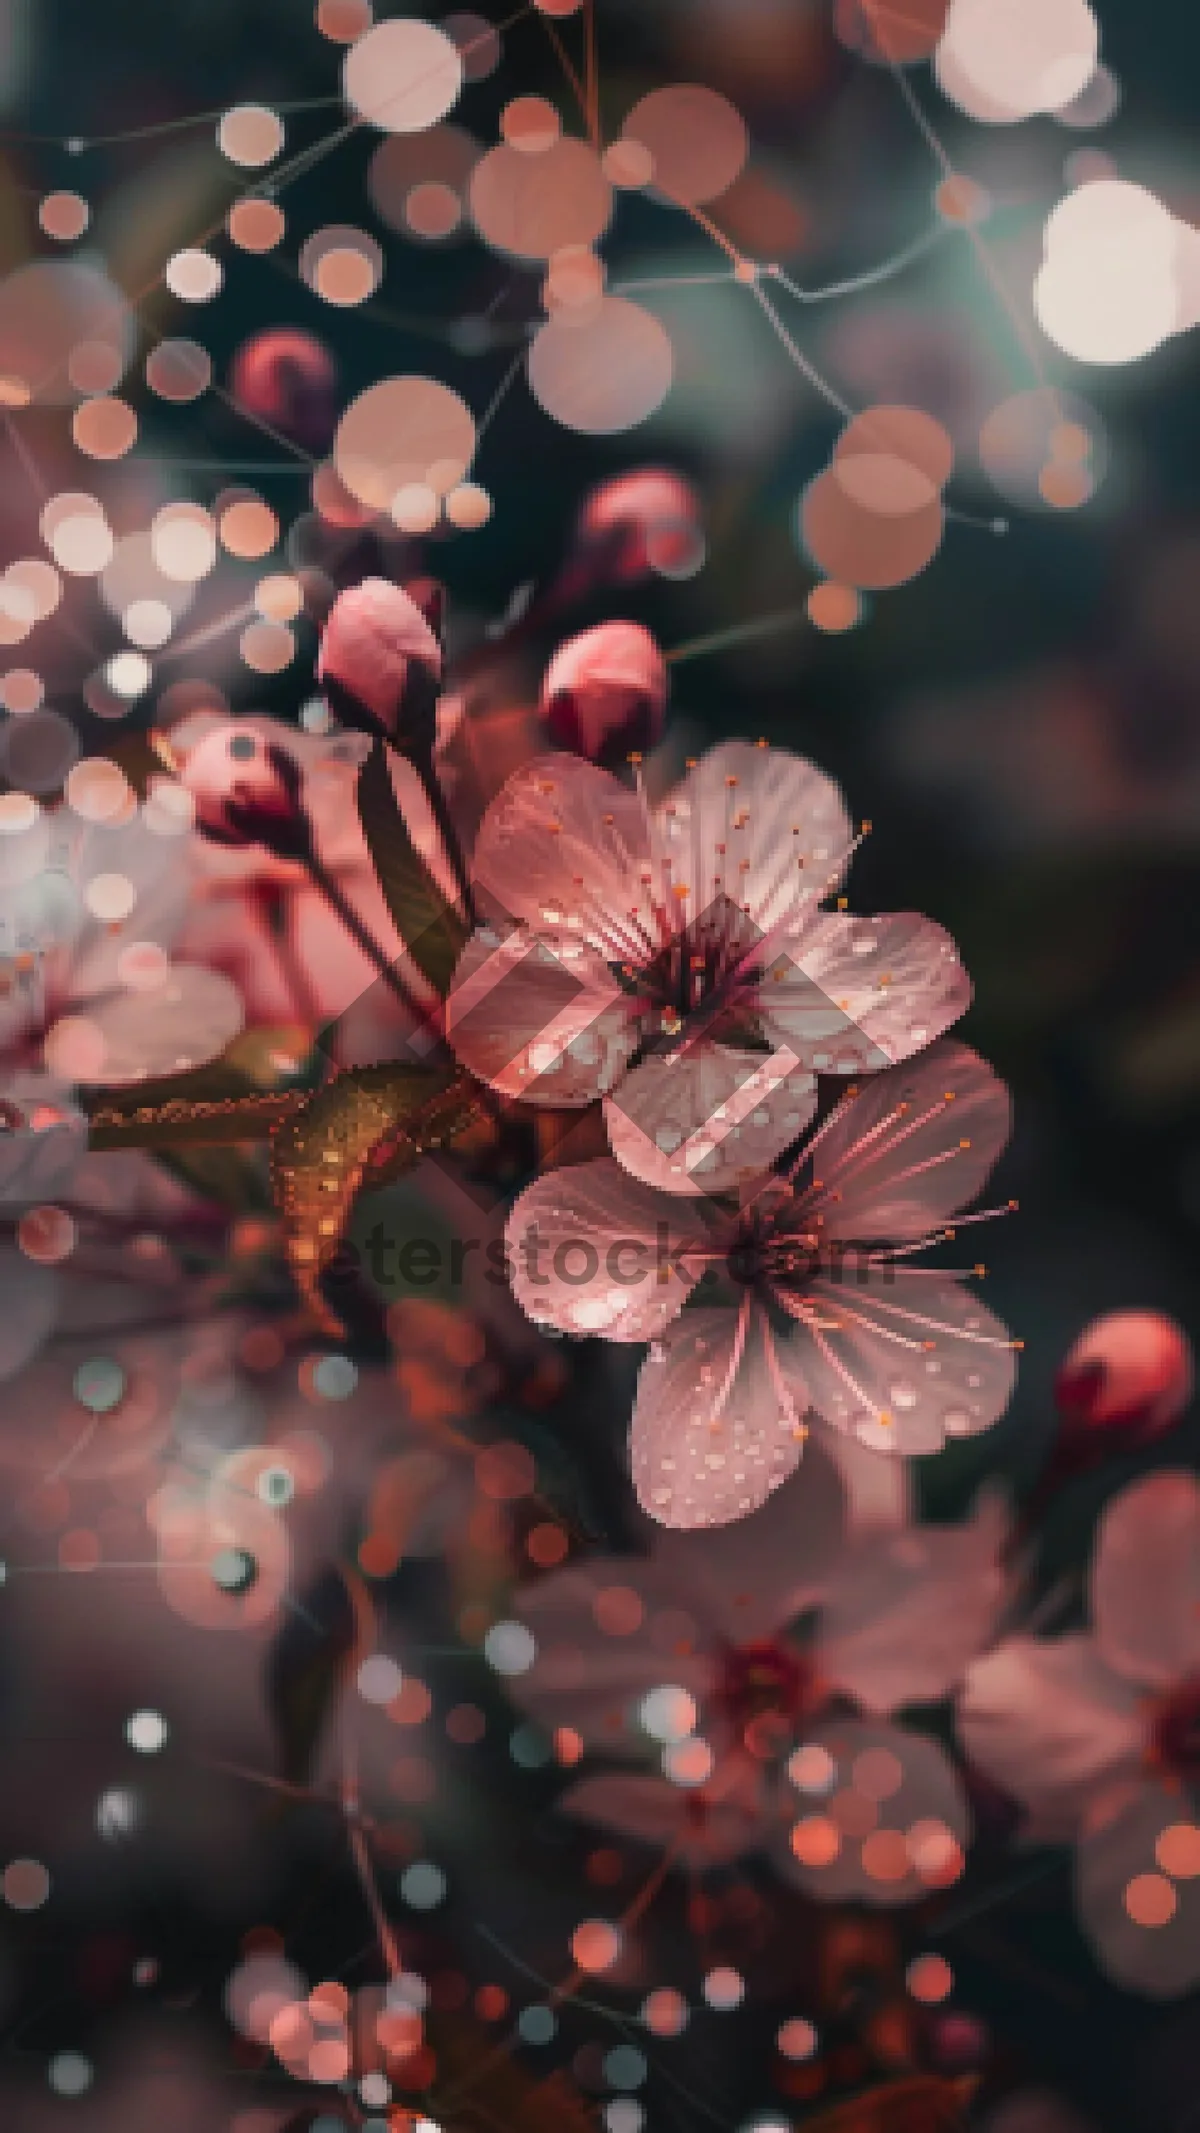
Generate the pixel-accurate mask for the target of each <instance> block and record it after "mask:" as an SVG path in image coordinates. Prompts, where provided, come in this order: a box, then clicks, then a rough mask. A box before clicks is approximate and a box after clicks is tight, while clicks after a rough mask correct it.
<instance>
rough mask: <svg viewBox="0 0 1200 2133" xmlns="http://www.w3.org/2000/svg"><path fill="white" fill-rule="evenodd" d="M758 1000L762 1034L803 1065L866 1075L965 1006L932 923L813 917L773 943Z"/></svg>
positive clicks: (961, 982) (917, 1046)
mask: <svg viewBox="0 0 1200 2133" xmlns="http://www.w3.org/2000/svg"><path fill="white" fill-rule="evenodd" d="M760 1000H761V1004H762V1010H763V1016H764V1020H765V1022H766V1026H767V1029H768V1031H769V1033H770V1034H771V1036H773V1037H774V1038H775V1040H776V1042H777V1043H784V1044H789V1045H791V1047H792V1049H793V1050H794V1051H795V1052H796V1053H798V1055H799V1057H800V1058H801V1059H802V1060H803V1061H804V1063H805V1065H806V1066H808V1067H811V1068H813V1069H814V1070H817V1071H820V1072H825V1073H837V1074H855V1073H862V1072H870V1073H874V1072H876V1071H877V1070H878V1069H879V1068H880V1067H887V1066H891V1065H892V1064H893V1063H894V1062H895V1061H896V1060H897V1059H907V1058H908V1057H909V1056H910V1055H911V1054H912V1053H913V1052H917V1051H920V1050H921V1049H922V1047H923V1046H924V1045H927V1044H931V1043H932V1042H933V1040H934V1038H935V1037H940V1036H941V1035H942V1032H943V1031H944V1030H947V1029H949V1028H950V1026H951V1024H952V1023H954V1022H957V1021H958V1018H959V1016H960V1015H963V1014H965V1013H966V1011H967V1008H968V1007H969V1006H970V1004H971V981H970V979H969V978H968V976H967V974H966V971H965V970H964V969H963V967H962V964H961V963H960V961H959V959H958V950H957V949H956V948H955V945H954V942H953V941H952V940H951V938H950V936H949V934H948V933H946V932H944V931H943V929H942V928H941V926H937V925H935V924H934V923H933V920H932V919H928V918H922V917H921V916H920V915H919V914H918V913H916V912H912V911H900V912H892V913H889V914H887V915H886V916H884V917H881V918H849V917H846V916H845V915H844V914H842V913H840V912H822V913H821V914H819V915H817V916H815V917H814V918H813V920H812V922H811V924H810V925H808V926H806V927H805V929H804V931H803V932H802V933H801V934H799V935H797V936H796V938H795V940H794V941H787V940H785V941H784V942H783V943H782V945H781V947H780V950H779V953H778V955H777V956H776V957H775V958H774V959H773V961H772V963H771V965H770V967H769V969H768V970H767V973H766V975H765V977H764V979H763V982H762V986H761V991H760Z"/></svg>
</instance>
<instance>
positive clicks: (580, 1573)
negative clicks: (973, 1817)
mask: <svg viewBox="0 0 1200 2133" xmlns="http://www.w3.org/2000/svg"><path fill="white" fill-rule="evenodd" d="M814 1479H816V1480H817V1481H818V1483H819V1486H818V1487H817V1488H816V1489H814V1490H813V1491H812V1492H811V1493H809V1494H806V1495H805V1496H803V1497H802V1496H800V1495H798V1494H793V1493H792V1492H785V1493H784V1494H783V1495H780V1496H777V1497H776V1498H775V1499H774V1500H773V1501H772V1502H771V1504H770V1505H768V1506H767V1507H766V1508H765V1509H764V1510H762V1511H759V1512H758V1513H756V1514H755V1516H754V1517H753V1518H750V1519H748V1520H746V1521H745V1522H744V1523H743V1524H742V1525H739V1526H737V1527H736V1528H733V1529H730V1530H728V1531H726V1532H723V1533H718V1534H715V1535H711V1536H706V1538H705V1542H704V1546H703V1549H702V1550H701V1549H700V1547H699V1545H698V1543H697V1542H696V1541H695V1540H690V1539H689V1540H684V1539H681V1538H680V1537H678V1536H676V1535H668V1536H665V1537H663V1538H660V1539H659V1540H658V1541H656V1543H655V1545H654V1547H653V1549H652V1552H651V1554H650V1556H649V1557H648V1558H647V1559H645V1560H642V1561H636V1560H634V1561H631V1560H628V1559H622V1558H607V1559H604V1558H601V1559H598V1560H595V1561H592V1562H590V1563H588V1564H586V1565H584V1566H581V1567H579V1568H572V1569H570V1570H567V1571H564V1572H561V1573H559V1574H557V1575H555V1576H553V1577H550V1578H547V1579H545V1580H544V1581H543V1582H542V1583H541V1584H539V1585H536V1586H534V1587H532V1588H531V1590H529V1591H528V1592H527V1593H525V1594H524V1595H523V1596H522V1599H521V1602H520V1607H519V1613H520V1616H521V1619H522V1620H523V1622H524V1624H525V1626H526V1627H527V1628H528V1629H529V1631H530V1632H531V1634H532V1636H533V1638H534V1640H535V1643H536V1647H537V1649H536V1655H535V1657H534V1659H533V1661H532V1664H531V1665H530V1667H529V1669H528V1671H527V1672H526V1673H524V1674H522V1675H521V1676H519V1677H518V1678H517V1680H515V1681H514V1683H513V1684H512V1690H513V1694H514V1696H515V1698H516V1700H517V1702H518V1703H519V1704H520V1705H521V1707H522V1708H523V1709H524V1710H526V1711H527V1712H529V1714H530V1715H531V1716H532V1717H533V1718H535V1719H536V1721H537V1722H538V1723H539V1724H540V1725H541V1726H542V1727H543V1728H544V1729H545V1730H546V1731H548V1732H550V1733H552V1734H553V1735H554V1736H555V1737H556V1741H557V1743H558V1746H559V1752H560V1755H561V1756H563V1759H564V1760H573V1759H578V1757H579V1756H581V1755H583V1754H584V1753H587V1752H593V1753H599V1754H601V1755H605V1756H609V1757H615V1758H617V1759H619V1760H621V1761H623V1762H631V1761H632V1762H633V1763H635V1764H636V1765H639V1766H640V1767H637V1768H634V1769H624V1770H618V1771H607V1772H602V1773H600V1772H598V1773H596V1774H593V1775H588V1776H585V1777H583V1778H582V1779H580V1780H579V1781H578V1782H576V1783H575V1784H574V1785H573V1786H572V1787H571V1788H570V1789H569V1790H568V1791H567V1793H566V1794H565V1795H564V1797H563V1799H562V1801H561V1803H560V1804H561V1805H562V1806H563V1808H564V1809H565V1810H566V1812H568V1813H570V1814H574V1815H578V1816H581V1817H582V1818H584V1819H586V1820H589V1821H593V1820H594V1821H597V1822H602V1823H604V1824H606V1825H608V1826H610V1827H612V1828H616V1829H619V1830H621V1831H622V1832H623V1833H625V1834H626V1835H629V1836H634V1837H639V1838H641V1839H643V1840H644V1841H646V1842H652V1843H656V1844H660V1845H662V1846H663V1847H664V1848H669V1849H671V1850H672V1851H676V1852H678V1853H680V1854H681V1855H682V1856H685V1857H687V1858H689V1859H690V1860H692V1861H693V1862H696V1863H700V1862H703V1863H706V1864H712V1863H715V1862H717V1861H719V1860H726V1859H732V1858H736V1857H738V1856H739V1855H740V1854H741V1853H743V1852H745V1851H748V1850H754V1849H767V1850H769V1851H770V1852H771V1854H772V1856H773V1857H774V1858H775V1860H776V1863H777V1865H779V1867H780V1868H781V1870H782V1871H783V1872H785V1873H786V1874H787V1875H788V1876H789V1877H791V1878H793V1879H798V1880H799V1881H801V1882H802V1883H803V1885H804V1886H805V1887H806V1888H807V1889H808V1890H809V1891H810V1893H812V1894H814V1895H816V1896H818V1897H822V1898H824V1897H829V1898H830V1899H836V1900H860V1901H867V1902H873V1903H897V1902H905V1901H910V1900H912V1899H914V1898H916V1897H919V1896H921V1895H924V1894H926V1893H927V1892H928V1890H929V1889H930V1888H931V1887H944V1886H946V1885H947V1884H948V1882H949V1881H951V1880H953V1879H954V1878H956V1876H957V1874H958V1872H960V1871H961V1866H962V1858H963V1852H964V1849H965V1846H966V1843H967V1841H968V1838H969V1834H970V1818H969V1813H968V1809H967V1805H966V1801H965V1799H964V1797H963V1794H962V1790H961V1787H960V1785H959V1782H958V1779H957V1776H956V1774H955V1772H954V1770H953V1767H952V1765H951V1764H950V1762H949V1760H948V1758H947V1757H946V1755H945V1754H944V1752H943V1750H942V1749H941V1748H940V1746H939V1745H938V1744H937V1743H936V1742H935V1741H932V1740H930V1739H927V1738H926V1737H924V1736H922V1735H919V1734H914V1733H912V1732H910V1731H908V1730H906V1729H905V1728H904V1727H902V1726H900V1725H898V1724H897V1723H895V1720H894V1714H895V1712H896V1711H898V1710H899V1709H901V1708H902V1707H903V1706H904V1705H906V1704H917V1703H921V1704H928V1703H934V1702H939V1701H941V1700H943V1699H944V1698H946V1697H948V1696H949V1695H950V1694H951V1693H952V1691H953V1689H954V1688H955V1686H956V1685H957V1683H958V1682H959V1681H960V1680H961V1678H962V1675H963V1672H964V1670H965V1668H966V1666H967V1664H968V1662H969V1660H970V1659H971V1657H972V1656H973V1655H974V1654H975V1653H976V1652H977V1651H978V1650H979V1649H980V1648H981V1646H982V1645H983V1644H985V1643H986V1641H987V1639H988V1637H989V1636H990V1635H991V1633H992V1630H993V1626H994V1622H995V1618H996V1613H997V1610H998V1607H999V1605H1000V1603H1001V1600H1002V1597H1003V1590H1004V1581H1003V1576H1002V1573H1001V1570H1000V1567H999V1552H1000V1547H1001V1543H1002V1540H1003V1537H1004V1531H1005V1526H1006V1516H1005V1513H1004V1510H1003V1507H1002V1506H1001V1504H1000V1503H999V1501H998V1500H997V1499H994V1498H993V1499H988V1500H986V1501H983V1502H981V1503H980V1505H979V1506H978V1507H977V1509H976V1512H975V1515H974V1518H973V1519H972V1521H971V1522H970V1523H969V1524H967V1525H965V1526H962V1527H948V1528H940V1527H939V1528H933V1527H930V1528H920V1529H913V1530H911V1531H905V1530H903V1529H902V1528H901V1527H898V1526H894V1527H893V1529H892V1531H891V1532H888V1531H886V1530H881V1529H880V1528H879V1526H878V1525H873V1526H872V1525H868V1526H866V1527H864V1526H863V1525H862V1524H861V1523H860V1522H859V1521H858V1519H857V1517H856V1516H855V1514H854V1488H853V1476H851V1529H850V1531H849V1533H848V1534H847V1533H846V1532H845V1529H844V1523H843V1518H844V1513H843V1506H842V1503H841V1502H840V1501H839V1491H838V1484H837V1479H836V1475H835V1471H834V1469H833V1468H832V1467H831V1466H830V1465H828V1464H827V1463H826V1462H824V1461H822V1462H821V1465H820V1469H819V1474H818V1476H816V1477H814ZM803 1610H810V1611H811V1610H815V1613H811V1614H810V1616H809V1618H808V1619H806V1621H805V1623H804V1624H803V1625H802V1626H801V1627H799V1628H797V1627H796V1626H795V1624H796V1618H797V1616H798V1615H800V1614H801V1612H802V1611H803ZM846 1713H849V1714H850V1715H845V1714H846ZM564 1747H565V1748H566V1749H567V1751H568V1752H567V1753H566V1754H565V1755H564V1753H563V1751H564ZM655 1763H657V1768H655V1767H654V1765H655ZM873 1837H874V1838H877V1839H879V1838H882V1839H883V1840H884V1841H883V1842H878V1841H877V1842H876V1843H875V1844H874V1845H872V1843H871V1841H870V1840H871V1839H872V1838H873Z"/></svg>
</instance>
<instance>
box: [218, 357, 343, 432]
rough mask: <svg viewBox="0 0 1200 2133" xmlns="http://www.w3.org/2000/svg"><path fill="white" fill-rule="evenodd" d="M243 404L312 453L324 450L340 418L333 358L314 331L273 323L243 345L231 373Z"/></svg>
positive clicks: (234, 391) (233, 393) (232, 388)
mask: <svg viewBox="0 0 1200 2133" xmlns="http://www.w3.org/2000/svg"><path fill="white" fill-rule="evenodd" d="M229 390H230V394H231V396H232V398H233V399H234V400H235V401H236V402H237V404H238V406H239V407H241V408H244V409H245V411H246V413H247V414H248V415H253V416H257V417H258V419H259V421H261V422H267V423H269V424H270V426H271V428H272V429H275V430H282V432H283V434H284V436H285V437H291V438H294V440H295V441H296V443H297V444H302V445H304V446H305V447H306V449H308V450H309V451H313V452H323V451H324V450H325V448H326V446H327V445H328V443H329V440H330V438H331V437H332V435H333V430H334V424H335V422H336V421H337V374H336V372H335V370H334V367H333V358H332V356H331V355H330V354H329V351H328V349H326V348H323V347H322V345H321V343H320V341H317V340H314V339H313V336H312V334H311V333H301V332H299V331H298V330H297V329H296V328H295V327H291V326H273V327H271V328H270V330H269V331H268V332H266V333H256V334H255V335H254V338H253V339H252V340H249V341H247V342H245V344H244V346H243V347H241V348H239V350H238V352H237V355H236V356H235V357H234V360H233V367H232V369H231V371H230V374H229Z"/></svg>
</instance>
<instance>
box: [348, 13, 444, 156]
mask: <svg viewBox="0 0 1200 2133" xmlns="http://www.w3.org/2000/svg"><path fill="white" fill-rule="evenodd" d="M462 84H463V63H462V59H461V57H460V55H459V52H458V50H457V47H456V46H455V45H454V44H453V42H452V41H451V39H450V38H449V37H447V36H446V35H445V33H444V32H443V31H442V30H439V29H435V28H434V26H433V24H432V23H430V22H420V21H414V20H412V19H411V18H405V19H402V20H394V21H391V22H381V23H378V24H377V25H376V26H375V28H373V29H370V30H368V31H367V32H366V33H365V35H364V36H362V37H360V38H359V39H358V40H357V42H356V43H355V44H353V45H352V46H351V48H350V50H349V52H348V53H347V55H346V62H345V66H344V68H343V70H342V88H343V91H344V94H345V98H346V102H347V103H348V104H349V106H350V108H351V110H352V111H356V112H357V113H358V114H359V116H360V118H365V119H369V120H370V122H371V124H372V125H373V126H378V127H379V129H380V131H381V132H383V133H423V132H424V131H425V129H426V128H427V127H429V126H436V124H437V122H438V120H439V119H442V118H445V116H446V113H447V112H448V111H449V110H450V109H451V108H452V107H453V105H454V104H456V103H457V102H458V97H459V93H460V91H461V89H462Z"/></svg>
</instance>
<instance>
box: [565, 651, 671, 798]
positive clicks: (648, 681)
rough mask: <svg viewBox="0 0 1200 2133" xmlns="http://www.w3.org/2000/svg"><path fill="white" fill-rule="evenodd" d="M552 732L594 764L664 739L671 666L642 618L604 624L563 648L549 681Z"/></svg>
mask: <svg viewBox="0 0 1200 2133" xmlns="http://www.w3.org/2000/svg"><path fill="white" fill-rule="evenodd" d="M542 709H543V711H544V712H545V714H546V722H547V725H548V726H549V729H550V734H551V738H552V739H553V740H555V741H556V742H557V743H558V745H559V746H560V747H561V748H571V749H573V750H574V752H575V753H576V755H582V756H586V757H587V758H588V760H589V761H590V762H593V763H609V764H612V763H622V762H624V761H625V759H626V757H627V756H628V755H630V754H631V753H633V752H634V751H637V750H640V751H641V752H642V753H645V752H646V751H648V750H649V749H651V748H653V747H655V746H656V744H657V743H658V741H659V740H661V738H662V732H663V726H664V723H665V719H666V709H667V667H666V661H665V660H664V658H663V655H662V653H661V652H660V651H659V648H658V646H657V644H656V643H655V642H654V639H653V637H652V636H651V635H650V632H649V630H646V629H643V628H642V625H641V623H640V622H602V623H601V624H600V625H599V627H598V628H597V629H594V630H585V631H584V633H583V635H582V636H581V637H572V638H571V639H570V640H569V642H568V643H566V644H564V645H563V646H562V647H561V649H560V650H559V651H558V652H556V653H555V655H554V658H553V659H552V660H551V662H550V665H549V667H548V668H547V670H546V678H545V680H544V681H543V683H542Z"/></svg>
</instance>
